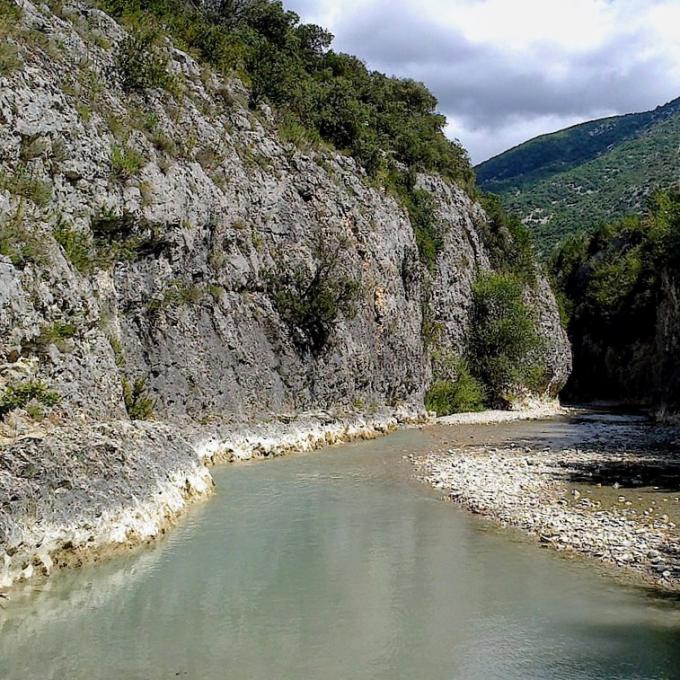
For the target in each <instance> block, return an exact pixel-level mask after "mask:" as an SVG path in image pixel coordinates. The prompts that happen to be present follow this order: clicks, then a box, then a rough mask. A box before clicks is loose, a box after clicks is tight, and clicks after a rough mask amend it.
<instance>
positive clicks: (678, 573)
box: [413, 421, 680, 591]
mask: <svg viewBox="0 0 680 680" xmlns="http://www.w3.org/2000/svg"><path fill="white" fill-rule="evenodd" d="M624 422H625V421H624ZM585 433H586V440H585V441H581V442H576V443H575V442H569V443H568V444H569V445H568V446H564V445H560V444H559V443H557V444H556V443H554V442H553V443H552V444H549V443H548V444H547V443H546V442H541V441H536V442H532V441H515V442H513V441H510V442H506V443H504V444H501V445H499V446H495V447H486V446H470V447H460V446H459V447H456V448H443V447H442V448H441V449H440V450H437V451H433V452H432V453H431V454H429V455H428V456H426V457H423V458H414V459H413V462H414V464H415V466H416V469H417V474H418V477H419V478H420V479H422V480H423V481H425V482H427V483H429V484H431V485H432V486H433V487H435V488H437V489H441V490H442V491H443V492H444V493H446V495H447V497H448V498H450V499H451V500H452V501H454V502H456V503H459V504H460V505H462V506H464V507H465V508H467V509H468V510H470V511H472V512H474V513H477V514H480V515H484V516H486V517H489V518H491V519H493V520H495V521H496V522H498V523H499V524H501V525H503V526H512V527H516V528H519V529H521V530H523V531H525V532H527V533H528V534H529V535H530V536H532V537H534V538H535V539H536V540H537V541H539V542H540V543H541V544H542V545H543V546H546V547H549V548H552V549H555V550H558V551H561V552H563V553H567V554H573V555H583V556H586V557H590V558H595V559H598V560H601V561H602V562H604V563H607V564H609V565H613V566H614V567H616V568H618V569H619V570H623V571H625V572H626V573H627V574H628V575H633V576H635V577H638V578H642V579H643V580H644V581H646V582H648V583H653V584H654V585H655V586H657V587H660V588H662V589H664V590H673V591H679V590H680V532H678V527H677V523H678V518H679V517H680V494H678V491H680V487H679V485H680V456H678V455H677V453H676V447H675V445H676V444H677V442H678V441H680V438H678V431H677V429H676V430H673V429H670V428H650V427H649V426H647V425H645V424H642V423H640V424H632V423H631V424H630V425H628V426H626V425H624V426H621V422H619V423H618V427H613V426H612V425H611V424H603V423H601V424H599V425H598V424H594V425H592V426H590V427H587V428H586V429H585ZM650 438H651V440H652V441H651V442H650ZM674 520H675V521H674Z"/></svg>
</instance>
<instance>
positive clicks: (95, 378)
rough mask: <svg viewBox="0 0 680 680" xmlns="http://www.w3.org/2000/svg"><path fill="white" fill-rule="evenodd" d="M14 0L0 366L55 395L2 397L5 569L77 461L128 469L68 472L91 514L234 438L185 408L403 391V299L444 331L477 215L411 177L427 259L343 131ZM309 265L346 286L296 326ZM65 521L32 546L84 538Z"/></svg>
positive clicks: (562, 366)
mask: <svg viewBox="0 0 680 680" xmlns="http://www.w3.org/2000/svg"><path fill="white" fill-rule="evenodd" d="M21 5H22V7H23V14H22V17H21V19H20V21H21V22H22V32H20V33H19V35H20V38H15V39H14V40H15V42H17V43H18V45H19V59H20V61H21V66H20V67H18V68H15V69H12V70H11V72H9V73H7V72H5V74H4V75H0V149H1V153H2V157H1V158H0V173H1V175H0V224H1V226H0V229H2V234H1V238H0V247H2V248H3V249H2V250H0V252H2V253H3V255H2V256H0V362H1V363H2V366H0V383H1V384H0V388H3V389H7V388H9V389H11V388H12V387H13V386H16V385H21V384H26V383H27V381H28V382H29V383H30V384H33V385H40V386H41V387H40V389H44V390H45V391H47V392H46V394H49V395H55V396H54V400H55V401H56V400H57V399H58V403H57V404H55V405H53V407H52V409H51V412H50V414H49V417H48V420H47V421H43V422H42V423H40V422H33V421H32V420H31V417H32V414H31V413H29V414H28V416H31V417H27V414H26V411H25V410H22V409H17V410H14V411H12V412H9V411H10V409H9V408H7V409H6V410H7V411H8V414H7V415H6V417H5V424H4V426H3V428H4V429H3V433H4V441H5V445H6V452H7V455H5V456H4V457H3V460H2V463H0V481H2V484H0V491H2V492H3V494H7V495H6V496H4V497H3V498H0V530H2V531H4V535H3V534H0V548H2V547H3V546H4V547H5V549H6V551H7V552H6V554H5V563H6V565H7V573H8V574H9V573H10V572H11V573H12V574H14V576H13V577H16V574H17V573H19V572H21V569H22V560H21V559H18V558H17V557H13V556H15V555H17V554H19V555H21V554H23V555H24V557H23V558H22V559H23V561H24V562H26V561H27V560H28V558H27V557H26V555H29V554H30V551H28V548H26V545H28V543H30V541H28V539H27V538H26V536H27V533H26V532H27V531H28V530H27V527H29V525H30V526H31V527H33V529H31V531H33V533H32V534H31V536H32V537H33V538H32V539H31V540H32V541H33V543H37V544H40V539H39V533H40V531H39V530H37V533H36V530H35V527H36V526H37V527H38V528H39V527H40V526H41V524H40V523H41V521H44V519H45V517H46V516H48V515H49V516H50V517H52V520H53V522H57V520H56V519H54V518H55V517H61V515H60V512H61V511H59V512H58V511H57V510H58V509H59V508H62V509H63V507H64V504H66V503H68V502H69V499H72V498H73V494H72V493H71V492H70V491H69V489H70V487H69V485H72V484H73V480H74V479H76V480H78V483H80V482H81V481H82V480H83V479H84V478H86V477H87V474H86V472H85V471H87V470H90V471H91V474H92V475H96V476H97V479H98V480H101V479H105V478H106V477H107V476H111V475H118V474H119V473H120V468H121V466H122V468H123V469H124V470H126V474H128V473H130V469H131V468H130V467H129V466H126V463H125V461H126V460H128V461H129V462H130V465H133V468H132V469H133V470H134V469H139V470H140V474H141V471H142V470H143V475H142V477H143V478H139V476H138V477H137V481H138V482H139V484H138V488H137V487H135V491H134V492H131V491H130V486H129V485H128V486H127V487H126V485H125V484H121V485H116V486H112V487H111V488H112V492H111V494H110V497H109V498H108V499H104V496H105V494H104V495H102V493H101V489H100V487H99V486H98V483H97V484H95V485H93V489H95V491H93V492H92V494H91V498H90V500H89V501H88V497H87V492H86V490H84V489H82V488H81V492H80V494H79V495H78V496H77V498H78V508H80V509H81V510H82V512H81V514H82V515H83V516H85V515H87V516H88V517H89V518H90V519H89V520H88V521H91V520H92V517H91V516H90V515H92V513H94V515H92V516H94V517H100V518H101V517H102V514H101V513H102V512H104V511H106V512H107V513H108V512H109V510H111V508H117V509H118V510H121V511H123V510H125V509H126V508H128V507H135V503H138V502H139V499H138V496H136V494H139V496H141V497H142V498H147V497H150V496H152V494H153V493H154V492H153V491H152V489H155V488H156V487H159V488H160V486H161V485H162V484H166V485H167V484H168V483H170V484H171V486H172V487H173V489H175V491H173V493H175V492H176V491H177V489H179V490H180V495H182V494H184V495H187V494H189V495H190V490H191V488H192V485H193V486H196V483H195V480H194V482H191V483H190V482H189V481H187V483H186V484H185V483H184V481H182V480H183V479H186V480H189V478H190V477H191V475H195V473H194V471H193V470H194V467H195V462H196V460H197V454H196V451H197V448H196V447H197V446H198V445H197V442H200V441H202V440H205V441H212V442H213V444H212V445H211V446H212V449H211V450H212V451H213V452H215V451H216V450H217V449H218V448H219V445H218V444H217V443H216V442H218V441H219V442H222V444H223V446H222V448H223V449H226V450H229V447H230V446H231V445H229V446H228V445H226V444H224V442H225V441H231V440H232V439H233V436H232V435H229V436H224V435H220V436H217V435H214V432H212V431H211V433H210V434H209V435H206V434H205V432H202V431H201V429H200V428H201V427H202V426H205V423H207V422H208V421H220V422H223V421H224V420H225V419H229V418H231V419H232V421H242V420H246V419H247V420H251V421H252V420H262V419H266V418H267V417H270V416H271V414H273V413H289V414H290V413H300V412H304V411H309V410H316V411H318V410H321V409H322V410H333V411H338V410H339V409H344V410H345V411H349V410H354V411H357V410H358V411H365V412H366V411H369V410H370V411H371V412H375V411H376V410H384V409H389V410H390V412H394V411H395V410H397V409H401V413H404V414H408V413H410V414H416V413H418V412H420V411H421V410H422V399H423V394H424V391H425V389H426V388H427V386H428V382H429V380H430V377H431V367H430V358H429V348H428V346H427V342H426V341H425V340H424V334H423V327H424V325H426V323H427V321H428V319H427V318H426V317H428V315H431V316H433V317H434V318H435V319H436V320H437V321H438V323H439V324H440V327H441V329H442V333H441V335H440V337H439V339H438V341H439V342H440V343H444V344H445V345H446V346H447V347H451V348H452V349H454V350H455V351H456V352H458V353H461V354H462V353H464V352H465V348H466V341H467V336H468V327H469V317H470V306H471V290H472V286H473V283H474V280H475V278H476V276H477V274H478V273H479V271H480V270H486V269H489V268H490V266H491V265H490V260H489V256H488V253H487V251H486V246H485V244H484V242H483V239H482V238H481V236H480V234H479V233H478V229H477V225H479V223H480V220H481V221H484V220H485V219H486V216H485V215H484V213H483V211H482V209H481V208H480V207H479V205H477V204H475V203H474V201H472V200H471V199H470V198H469V197H468V196H467V195H466V193H465V192H464V191H462V190H461V189H459V188H458V187H456V186H455V185H452V184H450V183H446V182H444V181H442V180H441V179H439V178H436V177H429V176H424V175H423V176H421V177H420V178H419V180H418V181H419V185H420V186H422V187H424V188H425V189H427V190H428V191H429V192H430V194H431V195H432V197H433V200H434V204H435V206H436V214H437V218H438V220H439V222H440V228H441V231H442V234H443V237H442V238H443V246H442V249H441V250H440V252H439V253H438V257H437V262H436V268H435V270H433V271H431V270H429V269H428V268H427V267H425V266H424V265H423V264H422V263H421V260H420V258H419V252H418V247H417V244H416V239H415V236H414V229H413V225H412V224H411V222H410V220H409V215H408V213H407V211H406V210H405V209H404V208H403V207H402V205H401V204H400V202H399V201H398V200H397V199H396V198H395V197H394V196H392V195H391V194H390V193H389V192H388V191H387V190H386V189H384V188H381V187H379V186H377V185H376V184H375V183H374V182H371V181H369V179H368V177H367V176H366V174H365V172H364V171H363V170H362V169H361V168H360V167H359V166H358V165H357V163H356V162H355V161H354V160H352V159H351V158H348V157H347V156H345V155H342V154H340V153H338V152H336V151H334V150H331V149H321V150H311V149H310V150H307V151H304V150H300V149H298V148H296V146H294V145H293V144H292V143H289V142H286V141H283V140H282V139H281V138H280V136H279V134H278V133H277V130H276V126H275V125H274V120H273V117H272V114H271V112H270V111H269V109H268V108H267V107H266V106H260V107H259V108H258V109H257V110H254V111H253V110H250V109H249V108H248V105H247V103H248V93H247V91H246V90H245V88H244V87H243V85H242V84H241V83H240V82H239V81H238V80H236V79H234V80H231V81H228V82H225V81H223V80H220V79H219V78H217V77H216V76H215V75H213V74H212V73H211V72H210V71H209V70H208V69H206V68H201V66H200V65H199V64H197V63H196V62H195V61H194V60H193V59H192V58H191V57H190V56H188V55H187V54H185V53H183V52H181V51H179V50H177V49H174V48H172V47H169V49H171V55H172V61H171V67H172V70H173V72H174V73H175V74H176V75H177V79H178V82H180V83H181V92H179V93H175V94H174V95H171V94H168V93H167V92H160V91H153V90H151V91H149V92H147V93H146V94H145V95H144V96H141V95H140V96H130V95H127V94H123V92H122V91H121V90H120V89H119V88H117V87H116V85H115V83H114V82H112V81H111V79H110V77H109V74H110V73H111V69H112V47H113V46H115V45H116V44H117V43H119V42H120V41H121V39H122V38H123V36H124V31H123V29H122V28H121V26H120V25H118V24H117V23H116V22H115V21H114V20H112V19H111V18H110V17H108V16H107V15H106V14H104V13H102V12H101V11H99V10H96V9H92V8H90V7H88V6H85V5H81V4H78V3H73V4H63V5H62V6H61V9H60V11H59V13H58V14H57V13H53V12H51V11H49V10H48V9H47V7H46V6H43V5H40V6H39V5H34V4H31V3H29V2H22V3H21ZM320 273H324V274H326V275H328V276H329V277H331V279H332V282H333V285H334V286H335V288H334V289H333V290H339V289H341V288H343V286H344V287H345V288H346V292H347V294H348V295H349V292H350V291H351V297H352V304H351V305H347V306H346V308H345V309H340V310H339V311H338V313H337V314H336V315H334V316H333V318H331V319H328V320H327V323H326V324H325V326H324V327H323V328H322V329H321V331H319V332H322V334H323V335H324V337H323V338H322V339H323V342H315V340H314V337H312V336H313V334H314V332H315V331H314V329H311V330H310V329H307V330H306V331H305V327H304V324H300V323H298V324H297V326H296V325H295V323H291V315H294V314H295V313H297V312H296V310H295V309H292V310H291V309H290V308H289V307H290V305H291V304H292V303H291V300H290V295H291V290H290V289H291V286H292V287H295V286H296V285H297V286H298V288H299V287H300V286H301V287H303V288H305V287H307V288H308V287H309V285H311V284H312V282H313V281H314V279H315V277H316V276H317V275H320ZM531 297H532V299H533V300H534V301H535V307H536V310H537V319H538V322H539V331H540V333H541V334H542V336H543V338H544V342H545V346H546V349H547V351H546V357H545V367H546V370H547V372H548V378H549V380H548V382H549V385H548V387H547V391H548V392H549V393H550V394H551V395H553V396H554V395H555V394H556V393H557V391H558V390H559V388H560V387H561V385H562V384H563V383H564V381H565V380H566V377H567V375H568V372H569V367H570V352H569V348H568V343H567V340H566V336H565V334H564V331H563V330H562V328H561V326H560V324H559V318H558V314H557V309H556V305H555V301H554V299H553V297H552V293H551V292H550V289H549V287H548V285H547V284H546V283H545V281H543V280H542V279H540V277H539V283H538V285H537V286H536V288H535V291H533V292H532V293H531ZM293 302H295V301H294V300H293ZM287 304H288V305H289V307H287V306H286V305H287ZM301 328H302V330H301ZM317 330H318V329H317ZM305 333H307V335H305ZM135 382H137V383H138V389H137V391H136V393H135V388H134V386H135ZM126 390H127V397H128V404H127V406H128V409H127V410H126V401H125V396H126V395H125V392H126ZM44 396H45V395H44V394H43V395H42V397H44ZM42 397H41V395H38V398H37V401H38V402H40V398H42ZM144 399H147V400H149V402H148V403H149V405H150V404H151V403H152V402H153V411H154V414H155V419H156V421H163V422H165V423H168V425H161V424H158V423H157V424H148V425H147V424H143V425H135V424H134V423H130V422H129V418H128V411H129V410H130V403H131V402H133V407H134V406H135V400H136V405H137V406H140V404H141V403H142V402H143V400H144ZM43 400H44V399H43ZM34 406H35V407H36V409H38V410H39V406H40V404H39V403H38V404H34ZM34 411H35V413H34V414H33V415H35V416H36V418H37V416H38V411H37V410H35V409H34ZM374 420H376V419H374ZM378 421H379V422H378ZM116 422H119V423H122V424H118V425H116V424H115V423H116ZM372 422H373V421H370V419H369V421H367V422H364V424H363V425H362V426H361V427H358V429H357V433H359V432H364V433H365V432H368V431H369V430H371V428H373V427H374V425H372V424H371V423H372ZM376 422H377V423H378V424H377V425H375V427H378V429H381V428H382V429H384V428H385V427H387V425H385V423H389V427H391V426H393V425H394V424H396V420H394V419H393V418H391V416H384V417H383V419H382V420H380V419H377V420H376ZM102 423H109V425H105V424H102ZM180 424H181V427H182V428H183V429H182V430H181V435H180V434H178V433H177V431H176V430H173V429H172V428H173V427H175V428H176V427H178V426H179V425H180ZM201 424H203V425H201ZM66 426H68V427H66ZM74 427H77V428H80V429H79V430H78V431H79V432H80V433H81V434H80V435H79V436H80V442H81V444H80V446H79V445H78V444H77V442H78V435H74V434H73V428H74ZM62 428H66V429H64V430H63V431H64V432H68V433H70V434H68V435H64V436H63V437H64V442H65V443H64V445H63V446H60V444H59V442H60V439H59V438H60V436H61V435H60V432H61V431H62ZM69 428H70V429H69ZM101 428H104V430H102V429H101ZM116 428H118V429H116ZM362 428H363V429H362ZM350 429H351V428H350ZM322 430H323V428H322ZM46 432H47V434H46ZM116 432H119V434H118V435H116ZM172 432H174V433H175V434H172ZM324 432H326V434H327V433H328V432H330V430H328V428H327V429H326V430H323V431H321V433H320V434H318V436H317V435H315V436H316V437H317V438H316V439H314V441H315V442H318V441H322V440H324V437H326V434H324ZM348 433H349V434H348ZM345 435H347V436H353V435H352V433H351V432H349V430H347V427H345ZM345 435H343V434H342V433H340V435H338V434H337V433H336V434H332V435H329V436H330V438H331V439H335V438H343V436H345ZM202 438H203V439H202ZM265 439H266V437H265ZM258 441H259V440H258ZM55 442H56V443H55ZM93 442H94V444H93ZM116 442H119V443H120V442H125V443H126V446H128V447H130V448H132V449H133V452H132V453H130V452H128V453H127V454H126V453H125V450H124V449H125V447H121V446H120V445H118V444H116ZM135 442H137V444H135ZM169 442H170V443H169ZM91 444H92V446H91V448H89V449H88V447H89V446H90V445H91ZM315 445H316V444H315ZM253 446H254V447H255V449H256V451H257V450H258V449H257V447H258V446H260V444H257V445H253ZM199 448H200V447H199ZM251 448H253V447H251ZM263 450H265V452H266V446H265V447H264V449H263ZM106 451H108V452H109V453H110V454H111V457H110V458H107V456H108V454H106V453H105V452H106ZM179 451H183V452H184V453H183V454H182V453H179ZM93 452H98V453H93ZM149 452H155V455H154V454H153V453H152V454H150V453H149ZM91 456H94V458H92V459H91V460H90V458H91ZM126 456H128V457H127V458H126ZM182 456H184V460H185V461H186V465H185V468H186V469H187V470H189V471H190V472H187V474H186V475H185V476H184V477H182V476H181V475H179V476H178V474H177V470H182V469H184V468H182V465H180V464H179V463H178V461H179V460H180V459H182ZM121 457H122V458H121ZM85 459H87V460H85ZM45 460H47V461H53V462H54V461H59V465H58V466H54V465H53V464H52V463H49V464H48V463H45ZM88 460H89V462H88ZM83 465H84V466H85V467H84V468H82V469H81V467H79V466H83ZM135 466H136V468H135ZM55 467H57V468H58V470H55V469H54V468H55ZM70 468H73V470H72V471H70ZM116 470H118V472H116ZM130 474H131V477H132V478H135V474H134V472H133V473H130ZM196 474H197V473H196ZM3 475H4V477H3ZM199 477H200V475H199ZM140 479H141V481H140ZM201 479H202V477H201ZM178 480H179V481H178ZM154 485H156V486H154ZM198 485H199V486H201V483H199V484H198ZM132 486H133V487H134V484H132ZM185 487H186V488H185ZM159 493H160V492H159ZM173 502H174V501H173ZM88 503H89V505H88ZM177 503H179V501H177V502H176V503H175V504H177ZM171 505H172V504H171ZM29 506H30V507H29ZM104 506H106V507H104ZM97 508H99V511H97ZM166 510H167V507H166ZM97 512H99V514H98V515H97ZM88 513H89V514H88ZM109 514H110V515H111V516H114V515H115V513H109ZM59 521H61V523H62V524H63V517H62V519H61V520H59ZM151 524H153V522H152V523H151ZM161 524H162V522H160V521H159V522H156V524H153V526H154V527H155V530H158V527H160V526H161ZM76 525H78V521H77V517H76V518H75V519H74V525H73V526H74V527H76ZM73 530H74V532H75V528H74V529H73ZM86 533H87V532H86ZM141 533H142V534H143V533H144V532H141ZM151 533H153V532H151ZM68 535H69V534H68V532H67V534H64V535H60V537H59V538H58V540H57V539H54V541H52V542H51V543H50V546H52V548H50V550H52V549H53V548H54V546H55V545H57V544H58V543H59V541H61V543H64V542H68V541H76V542H80V543H82V542H83V541H86V540H87V539H86V538H84V537H83V534H82V533H77V532H76V533H74V534H73V535H72V536H71V538H68ZM76 535H77V536H78V538H77V540H76V538H75V536H76ZM36 536H38V537H37V538H36ZM55 541H56V542H55ZM21 545H24V548H26V549H25V550H24V553H22V549H19V548H18V547H17V546H21ZM10 548H11V550H10ZM17 551H18V552H17ZM27 551H28V552H27ZM43 552H45V551H43ZM47 552H49V550H48V551H47ZM0 554H1V551H0ZM43 562H46V561H43ZM17 570H19V571H17ZM13 577H12V578H13ZM7 578H8V579H10V577H7ZM10 580H11V579H10ZM0 585H1V584H0Z"/></svg>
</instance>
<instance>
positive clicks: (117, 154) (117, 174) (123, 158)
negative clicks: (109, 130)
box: [111, 144, 146, 182]
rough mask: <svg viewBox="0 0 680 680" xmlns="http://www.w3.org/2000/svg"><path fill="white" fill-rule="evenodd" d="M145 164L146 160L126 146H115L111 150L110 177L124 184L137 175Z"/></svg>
mask: <svg viewBox="0 0 680 680" xmlns="http://www.w3.org/2000/svg"><path fill="white" fill-rule="evenodd" d="M145 164H146V159H145V158H144V156H142V154H141V153H140V152H139V151H137V150H136V149H134V148H132V147H130V146H128V145H127V144H122V145H118V144H115V145H114V146H113V148H112V149H111V176H112V177H113V178H114V179H117V180H118V181H120V182H124V181H126V180H128V179H130V178H131V177H134V176H135V175H137V174H138V173H139V172H140V171H141V169H142V168H143V167H144V165H145Z"/></svg>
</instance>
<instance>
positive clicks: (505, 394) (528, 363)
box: [471, 272, 544, 406]
mask: <svg viewBox="0 0 680 680" xmlns="http://www.w3.org/2000/svg"><path fill="white" fill-rule="evenodd" d="M473 295H474V309H473V320H472V337H471V349H472V354H471V361H472V368H473V370H474V372H475V375H477V376H478V377H479V378H480V379H481V380H482V382H483V383H484V385H485V386H486V389H487V394H488V397H489V399H490V400H491V402H492V403H493V404H495V405H503V406H504V405H507V403H508V402H509V401H510V399H511V398H512V394H513V392H514V391H515V390H516V389H518V388H522V387H524V388H527V389H530V390H532V391H534V390H538V389H540V388H541V381H542V380H543V378H544V376H543V375H542V371H541V368H540V364H539V362H538V358H539V356H540V350H541V349H542V342H541V339H540V338H539V336H538V334H537V332H536V327H535V323H534V320H533V319H532V317H531V314H530V312H529V310H528V309H527V306H526V305H525V303H524V300H523V285H522V283H521V281H519V280H518V279H517V277H515V276H514V275H512V274H498V273H490V272H484V273H482V274H480V275H479V277H478V279H477V281H476V283H475V285H474V289H473Z"/></svg>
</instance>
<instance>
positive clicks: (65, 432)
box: [0, 411, 423, 592]
mask: <svg viewBox="0 0 680 680" xmlns="http://www.w3.org/2000/svg"><path fill="white" fill-rule="evenodd" d="M422 417H423V416H422V414H418V413H415V412H413V413H411V412H406V411H403V412H402V411H399V412H390V413H387V412H380V413H376V414H372V415H356V414H354V415H347V414H345V415H342V414H331V413H325V412H321V413H313V414H305V415H299V416H295V417H293V416H277V417H272V418H271V419H270V420H268V421H266V422H264V421H260V422H258V423H252V424H236V423H232V424H228V423H223V422H222V423H213V424H206V425H203V426H198V425H194V426H192V427H185V428H184V429H182V428H181V427H175V426H170V425H166V424H162V423H141V422H136V423H131V422H126V421H121V422H112V423H106V424H102V423H99V424H91V423H90V424H81V423H74V424H72V425H69V426H68V427H54V428H52V429H50V428H49V427H48V426H45V427H43V428H42V429H41V430H38V429H31V430H27V431H24V432H21V433H17V435H16V437H15V438H14V439H13V440H5V441H3V442H2V455H0V498H2V499H3V501H2V504H1V505H0V592H1V591H2V590H3V589H5V590H6V589H8V588H10V587H11V586H13V585H14V584H17V583H21V582H29V581H34V580H36V579H40V578H44V577H46V576H48V575H50V574H51V573H52V572H54V571H55V570H57V569H60V568H64V567H71V566H79V565H81V564H83V563H85V562H92V561H98V560H100V559H101V558H102V557H103V556H105V555H107V554H109V553H111V552H115V551H119V550H121V549H129V548H131V547H134V546H136V545H139V544H142V543H145V542H148V541H151V540H153V539H155V538H157V537H158V536H160V535H162V534H163V533H165V531H166V530H167V528H168V527H169V526H171V525H172V524H173V523H174V522H175V521H176V520H177V518H178V517H179V516H180V515H181V514H182V513H183V512H184V511H185V510H186V508H187V507H188V505H189V504H191V503H192V502H194V501H196V500H198V499H200V498H202V497H205V496H207V495H209V494H210V493H211V492H212V489H213V481H212V477H211V475H210V472H209V470H208V466H209V465H211V464H213V463H217V462H238V461H243V460H249V459H252V458H265V457H269V456H279V455H284V454H287V453H292V452H303V451H311V450H314V449H318V448H321V447H323V446H327V445H332V444H336V443H340V442H348V441H353V440H357V439H368V438H373V437H377V436H380V435H383V434H387V433H389V432H391V431H393V430H394V429H396V428H397V427H398V425H399V423H402V422H409V421H418V420H419V419H422ZM36 461H39V464H38V463H37V462H36Z"/></svg>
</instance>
